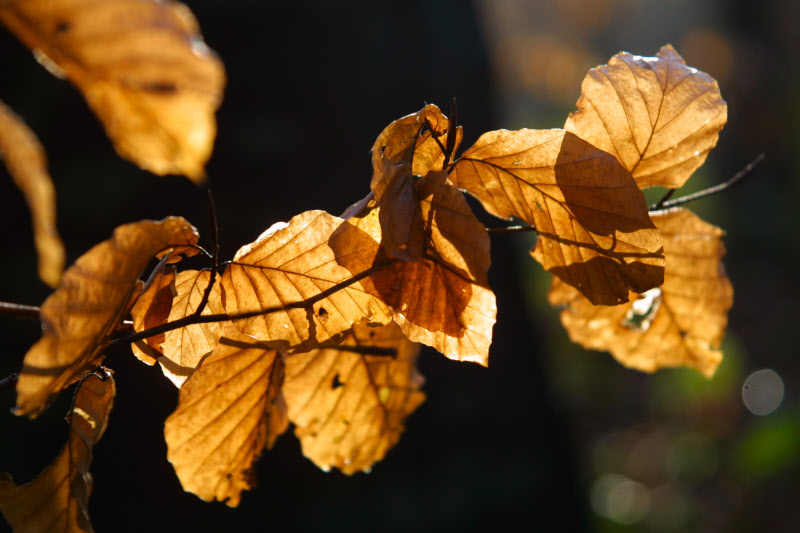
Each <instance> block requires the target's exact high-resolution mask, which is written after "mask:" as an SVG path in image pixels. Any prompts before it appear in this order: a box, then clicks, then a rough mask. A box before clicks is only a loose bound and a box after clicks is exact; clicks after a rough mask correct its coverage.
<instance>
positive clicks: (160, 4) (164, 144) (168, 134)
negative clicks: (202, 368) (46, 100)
mask: <svg viewBox="0 0 800 533" xmlns="http://www.w3.org/2000/svg"><path fill="white" fill-rule="evenodd" d="M0 21H2V22H3V24H5V25H6V26H7V27H8V28H9V29H10V30H11V31H12V32H13V33H15V34H16V35H17V37H19V39H20V40H21V41H22V42H24V43H25V44H26V45H27V46H28V47H29V48H31V50H33V51H34V53H35V55H36V57H37V58H38V59H39V60H40V62H42V63H44V64H45V65H47V66H48V67H49V69H50V70H51V71H52V72H56V73H58V74H61V75H63V76H66V77H67V78H69V79H70V81H72V82H73V83H74V84H75V85H76V86H77V87H78V88H79V89H80V90H81V92H82V93H83V95H84V97H85V98H86V101H87V102H88V104H89V107H91V108H92V110H93V111H94V112H95V113H96V114H97V116H98V117H99V118H100V120H101V121H102V122H103V124H104V125H105V128H106V133H107V134H108V136H109V138H110V139H111V140H112V142H113V143H114V147H115V148H116V150H117V152H118V153H119V154H120V155H121V156H122V157H125V158H127V159H130V160H131V161H133V162H134V163H136V164H137V165H139V166H141V167H142V168H145V169H147V170H150V171H152V172H155V173H156V174H185V175H187V176H188V177H190V178H192V179H193V180H195V181H198V182H200V181H202V180H203V176H204V171H203V167H204V165H205V162H206V161H207V160H208V158H209V156H210V155H211V150H212V148H213V142H214V137H215V135H216V122H215V119H214V112H215V111H216V109H217V107H218V106H219V103H220V101H221V99H222V89H223V86H224V84H225V73H224V70H223V66H222V63H221V62H220V61H219V60H218V59H217V57H216V55H215V54H214V53H213V52H212V51H211V50H210V49H209V48H208V47H207V46H206V45H205V43H204V42H203V40H202V37H201V36H200V32H199V28H198V26H197V21H196V20H195V18H194V16H193V15H192V13H191V11H189V9H188V8H187V7H186V6H185V5H183V4H180V3H178V2H173V1H154V0H107V1H104V2H96V1H93V0H24V1H23V0H7V1H4V2H2V3H0Z"/></svg>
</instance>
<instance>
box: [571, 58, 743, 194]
mask: <svg viewBox="0 0 800 533" xmlns="http://www.w3.org/2000/svg"><path fill="white" fill-rule="evenodd" d="M577 107H578V110H577V111H575V112H573V113H572V114H571V115H570V116H569V118H568V119H567V122H566V124H565V125H564V129H566V130H568V131H571V132H572V133H575V134H576V135H578V136H579V137H581V138H582V139H584V140H586V141H588V142H590V143H592V144H593V145H595V146H597V147H598V148H601V149H602V150H605V151H606V152H608V153H610V154H613V155H614V156H616V157H617V159H619V161H620V162H621V163H622V164H623V165H624V166H625V168H627V169H628V170H629V171H631V173H632V174H633V177H634V179H636V182H637V183H638V184H639V186H640V187H642V188H644V187H653V186H662V187H669V188H678V187H680V186H681V185H683V184H684V183H685V182H686V180H687V179H689V176H691V175H692V172H694V171H695V169H697V167H699V166H700V165H702V164H703V162H704V161H705V160H706V156H707V155H708V152H709V151H710V150H711V149H712V148H714V146H715V145H716V144H717V139H718V138H719V132H720V130H721V129H722V127H723V126H724V125H725V122H726V121H727V120H728V107H727V104H726V103H725V101H724V100H723V99H722V96H721V95H720V91H719V86H718V85H717V82H716V80H714V78H712V77H711V76H709V75H708V74H706V73H705V72H701V71H699V70H697V69H695V68H692V67H689V66H687V65H686V63H685V62H684V60H683V58H682V57H681V56H680V55H678V52H676V51H675V49H674V48H673V47H672V46H670V45H667V46H664V47H663V48H661V50H659V52H658V54H657V55H656V57H642V56H636V55H632V54H629V53H627V52H621V53H619V54H617V55H615V56H614V57H612V58H611V61H609V62H608V64H607V65H602V66H599V67H597V68H593V69H591V70H590V71H589V73H588V74H587V75H586V78H585V79H584V80H583V84H582V85H581V96H580V98H579V99H578V103H577Z"/></svg>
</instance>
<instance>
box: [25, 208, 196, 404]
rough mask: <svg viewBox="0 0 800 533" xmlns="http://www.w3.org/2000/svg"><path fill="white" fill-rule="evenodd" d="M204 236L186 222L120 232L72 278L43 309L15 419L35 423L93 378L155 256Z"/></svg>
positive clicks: (70, 272) (76, 267)
mask: <svg viewBox="0 0 800 533" xmlns="http://www.w3.org/2000/svg"><path fill="white" fill-rule="evenodd" d="M197 239H198V235H197V230H195V229H194V227H192V225H191V224H189V223H188V222H186V220H184V219H183V218H180V217H170V218H166V219H164V220H163V221H161V222H153V221H149V220H145V221H140V222H134V223H132V224H125V225H123V226H119V227H118V228H117V229H116V230H114V235H113V236H112V238H111V239H109V240H107V241H103V242H102V243H100V244H98V245H97V246H95V247H94V248H92V249H91V250H89V251H88V252H86V253H85V254H83V255H82V256H81V257H79V258H78V260H77V261H75V264H73V265H72V266H71V267H70V268H68V269H67V271H66V272H65V273H64V277H63V279H62V280H61V285H60V286H59V287H58V289H56V291H55V292H53V294H51V295H50V297H49V298H47V300H45V302H44V304H42V307H41V311H40V317H41V320H42V328H43V333H42V338H41V339H40V340H39V341H38V342H37V343H36V344H34V345H33V346H32V347H31V349H30V350H28V353H27V354H25V359H24V360H23V362H22V370H20V375H19V381H18V382H17V407H16V408H15V413H16V414H18V415H27V416H29V417H31V418H34V417H36V416H38V415H39V413H41V412H42V411H43V410H44V409H45V407H47V403H48V402H49V401H50V399H51V398H52V397H53V396H55V395H56V394H58V393H59V392H60V391H61V390H62V389H63V388H65V387H67V386H69V385H70V384H72V383H74V382H75V381H77V380H78V379H79V378H80V377H81V376H82V375H83V374H84V373H85V372H86V371H89V370H92V369H93V368H94V367H95V366H97V365H98V364H99V363H100V361H101V360H102V358H103V349H104V348H105V346H106V344H107V343H108V342H109V340H110V338H111V336H112V335H113V334H114V332H115V331H116V330H117V329H118V328H119V326H120V325H121V322H122V319H123V318H124V317H125V315H127V313H128V311H129V309H130V308H131V306H132V305H133V302H132V299H133V298H135V297H136V295H137V292H136V291H137V290H138V277H139V275H140V273H141V272H142V270H144V268H145V267H146V266H147V265H148V263H149V262H150V260H151V259H152V258H153V256H155V255H157V254H161V253H165V252H168V251H169V250H171V249H173V248H175V247H178V248H179V249H180V250H181V251H187V252H188V251H191V250H192V249H191V248H187V247H185V245H193V244H194V243H196V242H197Z"/></svg>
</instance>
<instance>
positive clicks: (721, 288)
mask: <svg viewBox="0 0 800 533" xmlns="http://www.w3.org/2000/svg"><path fill="white" fill-rule="evenodd" d="M653 220H654V221H655V223H656V225H657V226H658V228H659V229H660V230H661V234H662V235H663V236H664V256H665V257H666V260H667V268H666V272H665V275H664V285H662V286H661V287H659V288H655V289H651V290H649V291H647V292H645V293H644V294H635V293H631V300H632V301H631V302H630V303H627V304H625V305H619V306H615V307H605V306H593V305H592V304H591V303H590V302H589V301H587V300H586V299H585V298H583V297H582V296H580V294H578V292H577V291H576V290H575V289H573V288H572V287H569V286H568V285H566V284H564V283H562V282H560V281H559V280H557V279H554V280H553V286H552V287H551V289H550V295H549V299H550V302H551V303H552V304H553V305H557V306H563V307H564V309H563V311H562V312H561V322H562V324H564V327H565V328H566V330H567V332H568V333H569V336H570V338H571V339H572V341H573V342H576V343H578V344H580V345H582V346H584V347H586V348H591V349H594V350H606V351H609V352H611V353H612V354H613V355H614V357H615V358H616V359H617V360H618V361H619V362H620V363H622V364H623V365H625V366H628V367H631V368H636V369H638V370H643V371H645V372H653V371H655V370H657V369H659V368H664V367H673V366H689V367H693V368H696V369H697V370H699V371H700V372H702V373H703V374H704V375H705V376H707V377H711V376H712V375H713V374H714V371H715V370H716V368H717V366H718V365H719V363H720V361H721V360H722V353H721V352H720V351H719V345H720V343H721V342H722V336H723V335H724V333H725V326H726V325H727V322H728V318H727V313H728V309H730V307H731V305H732V304H733V288H732V287H731V283H730V281H729V280H728V277H727V276H726V275H725V270H724V268H723V266H722V263H721V262H720V260H721V258H722V256H723V255H724V254H725V247H724V246H723V244H722V241H721V237H722V234H723V232H722V230H720V229H719V228H717V227H716V226H712V225H711V224H708V223H707V222H703V221H702V220H700V219H699V218H698V217H697V216H696V215H694V214H693V213H692V212H690V211H686V210H683V209H678V210H675V211H670V212H667V213H664V214H659V215H654V216H653Z"/></svg>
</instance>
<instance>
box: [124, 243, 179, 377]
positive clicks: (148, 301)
mask: <svg viewBox="0 0 800 533" xmlns="http://www.w3.org/2000/svg"><path fill="white" fill-rule="evenodd" d="M168 258H169V256H168V255H167V256H164V258H162V259H161V262H160V263H159V264H158V266H157V267H156V268H155V269H153V272H152V273H151V274H150V278H149V279H148V280H147V282H146V283H145V284H144V287H142V290H141V293H140V294H139V297H138V298H136V303H135V304H133V308H131V318H133V329H134V331H144V330H146V329H150V328H153V327H155V326H158V325H161V324H163V323H165V322H166V321H167V319H169V313H170V311H171V310H172V300H173V298H175V276H176V275H177V272H176V269H175V267H174V266H172V265H168V264H167V259H168ZM163 344H164V333H159V334H158V335H154V336H152V337H148V338H146V339H142V340H139V341H136V342H134V343H133V344H131V350H132V351H133V355H135V356H136V358H137V359H139V360H140V361H141V362H143V363H145V364H147V365H150V366H152V365H154V364H156V361H158V358H159V357H161V356H162V355H164V354H163V352H162V345H163Z"/></svg>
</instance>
